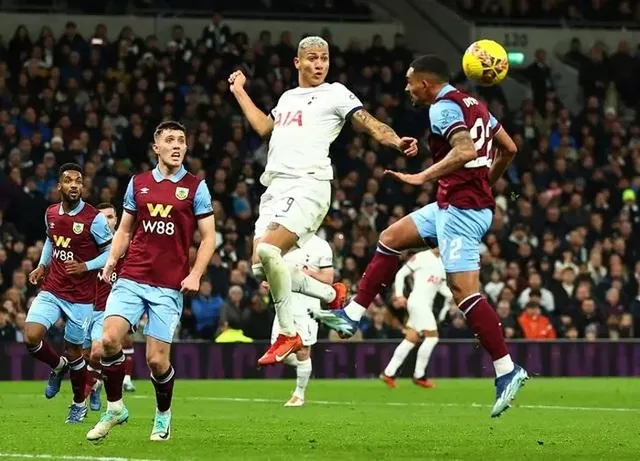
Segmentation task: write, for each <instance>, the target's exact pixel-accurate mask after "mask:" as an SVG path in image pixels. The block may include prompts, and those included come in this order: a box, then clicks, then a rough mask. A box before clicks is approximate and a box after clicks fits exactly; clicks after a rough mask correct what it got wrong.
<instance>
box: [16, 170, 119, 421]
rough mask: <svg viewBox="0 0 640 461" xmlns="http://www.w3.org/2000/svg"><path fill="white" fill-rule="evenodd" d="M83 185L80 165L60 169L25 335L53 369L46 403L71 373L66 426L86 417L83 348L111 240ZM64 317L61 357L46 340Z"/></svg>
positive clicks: (37, 355) (35, 352)
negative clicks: (57, 194) (58, 199)
mask: <svg viewBox="0 0 640 461" xmlns="http://www.w3.org/2000/svg"><path fill="white" fill-rule="evenodd" d="M82 181H83V179H82V168H81V167H80V165H76V164H73V163H67V164H64V165H62V166H61V167H60V172H59V174H58V191H59V192H60V196H61V198H62V200H61V202H60V203H56V204H55V205H51V206H50V207H49V208H47V211H46V213H45V223H46V226H47V238H46V240H45V244H44V248H43V250H42V256H41V258H40V264H39V265H38V267H37V268H36V269H35V270H33V271H32V272H31V274H29V280H30V281H31V283H33V284H34V285H37V284H38V283H39V282H40V281H41V280H42V279H44V282H43V284H42V289H41V291H40V293H38V296H36V298H35V299H34V301H33V304H32V305H31V308H30V309H29V312H28V314H27V319H26V324H25V332H24V337H25V343H26V346H27V349H28V350H29V353H30V354H31V355H32V356H33V357H35V358H36V359H37V360H40V361H41V362H44V363H46V364H47V365H49V366H50V367H51V369H52V371H51V375H50V377H49V382H48V383H47V388H46V390H45V396H46V397H47V398H48V399H50V398H53V397H54V396H55V395H56V394H57V393H58V392H59V391H60V385H61V383H62V378H63V377H64V375H65V373H66V372H67V371H69V376H70V379H71V387H72V389H73V402H72V404H71V406H70V407H69V415H68V416H67V419H66V422H67V423H80V422H82V421H83V420H84V418H85V417H86V415H87V407H86V403H85V400H86V395H85V387H86V383H87V379H88V374H87V364H86V361H85V359H84V357H83V355H82V345H83V344H84V340H85V337H86V334H87V330H88V328H89V324H90V322H91V317H92V314H93V301H94V296H95V290H96V277H97V273H98V272H97V271H98V270H99V269H101V268H102V267H103V266H104V265H105V262H106V260H107V256H108V253H109V245H110V244H111V239H112V233H111V229H109V225H108V224H107V220H106V219H105V217H104V216H103V215H102V214H101V213H100V212H99V211H98V210H97V209H96V208H94V207H93V206H91V205H89V204H88V203H85V202H84V201H83V200H82V199H81V197H82V188H83V182H82ZM61 317H63V318H64V319H65V320H66V324H65V333H64V340H65V343H64V355H63V356H62V357H60V356H59V355H58V353H57V352H55V351H54V350H53V349H52V348H51V346H50V345H49V344H48V343H47V342H46V341H44V336H45V334H46V332H47V330H48V329H49V328H51V326H52V325H53V324H55V323H56V322H57V321H58V319H60V318H61Z"/></svg>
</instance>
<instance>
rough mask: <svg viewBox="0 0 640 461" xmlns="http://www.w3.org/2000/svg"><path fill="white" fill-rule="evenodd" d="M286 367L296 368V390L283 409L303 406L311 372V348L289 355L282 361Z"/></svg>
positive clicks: (305, 347)
mask: <svg viewBox="0 0 640 461" xmlns="http://www.w3.org/2000/svg"><path fill="white" fill-rule="evenodd" d="M284 363H286V364H287V365H290V366H293V367H295V368H296V388H295V390H294V391H293V394H292V395H291V398H290V399H289V400H288V401H287V402H286V403H285V404H284V406H285V407H301V406H303V405H304V401H305V392H306V390H307V386H308V385H309V380H310V379H311V373H312V372H313V364H312V362H311V348H310V347H309V346H304V347H303V348H302V349H300V350H299V351H298V352H296V353H295V354H290V355H289V356H288V357H287V358H286V359H285V361H284Z"/></svg>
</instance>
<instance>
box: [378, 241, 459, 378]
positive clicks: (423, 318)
mask: <svg viewBox="0 0 640 461" xmlns="http://www.w3.org/2000/svg"><path fill="white" fill-rule="evenodd" d="M409 276H412V277H413V287H412V289H411V294H410V295H409V299H407V298H405V296H404V285H405V281H406V279H407V277H409ZM394 292H395V297H394V299H393V305H394V307H396V308H397V309H405V308H406V309H407V312H408V313H409V320H408V321H407V326H406V328H405V332H404V339H403V340H402V342H401V343H400V344H398V347H396V350H395V351H394V352H393V356H392V357H391V360H390V361H389V364H388V365H387V367H386V368H385V369H384V372H383V373H382V374H381V375H380V379H382V380H383V381H384V382H385V384H386V385H387V386H389V387H391V388H395V387H396V382H395V376H396V372H397V371H398V368H400V366H402V364H403V363H404V361H405V359H406V358H407V355H409V352H411V351H412V350H413V348H414V347H416V346H417V345H418V344H419V343H420V342H421V341H422V344H420V347H419V348H418V354H417V357H416V366H415V369H414V372H413V382H414V383H415V384H417V385H418V386H422V387H425V388H432V387H435V384H434V382H433V381H431V380H429V379H427V378H426V374H425V370H426V369H427V366H428V365H429V359H430V358H431V354H432V352H433V349H434V348H435V347H436V345H437V344H438V324H437V323H436V318H435V316H434V315H433V302H434V300H435V299H436V295H437V294H438V293H440V294H441V295H442V296H444V298H445V306H448V305H449V302H450V301H451V298H452V297H453V295H452V294H451V290H449V287H447V282H446V275H445V273H444V266H443V265H442V260H441V259H440V252H439V251H438V249H437V248H434V249H433V250H426V251H421V252H420V253H417V254H416V255H414V256H413V257H412V258H411V259H410V260H409V262H407V264H405V265H404V266H402V268H401V269H400V270H399V271H398V273H397V274H396V279H395V281H394Z"/></svg>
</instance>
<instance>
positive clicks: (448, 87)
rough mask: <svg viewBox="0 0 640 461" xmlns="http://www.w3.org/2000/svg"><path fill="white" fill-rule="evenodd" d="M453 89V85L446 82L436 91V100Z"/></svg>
mask: <svg viewBox="0 0 640 461" xmlns="http://www.w3.org/2000/svg"><path fill="white" fill-rule="evenodd" d="M453 90H455V87H453V86H452V85H449V84H446V85H445V86H443V87H442V88H441V89H440V91H438V94H437V95H436V100H437V99H440V98H442V97H443V96H444V95H445V94H447V93H450V92H452V91H453Z"/></svg>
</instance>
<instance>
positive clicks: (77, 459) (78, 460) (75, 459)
mask: <svg viewBox="0 0 640 461" xmlns="http://www.w3.org/2000/svg"><path fill="white" fill-rule="evenodd" d="M5 458H20V459H52V460H58V459H62V460H70V461H161V460H159V459H141V458H108V457H107V458H105V457H99V456H68V455H29V454H26V453H0V459H5Z"/></svg>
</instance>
